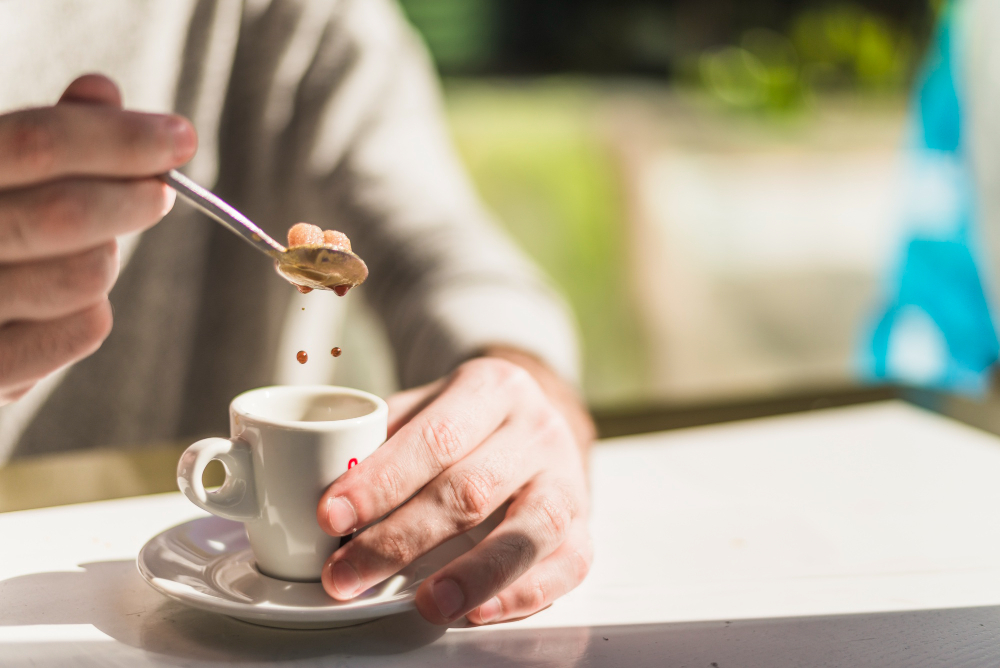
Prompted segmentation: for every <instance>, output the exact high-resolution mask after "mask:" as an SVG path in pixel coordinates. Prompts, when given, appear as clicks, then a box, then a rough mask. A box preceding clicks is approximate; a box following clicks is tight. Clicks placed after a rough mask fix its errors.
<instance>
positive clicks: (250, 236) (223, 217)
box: [159, 169, 285, 257]
mask: <svg viewBox="0 0 1000 668" xmlns="http://www.w3.org/2000/svg"><path fill="white" fill-rule="evenodd" d="M159 178H160V180H161V181H163V182H164V183H166V184H167V185H168V186H170V187H171V188H173V189H174V190H176V191H177V194H178V195H180V196H181V197H183V198H184V199H186V200H187V201H188V202H190V203H191V204H193V205H194V206H195V207H196V208H198V209H201V210H202V211H204V212H205V213H206V214H208V215H209V216H210V217H212V218H214V219H215V220H217V221H219V222H220V223H222V224H223V225H224V226H226V227H227V228H229V230H230V231H232V232H234V233H235V234H238V235H239V236H240V237H242V238H243V239H245V240H246V241H247V242H248V243H250V244H251V245H253V247H254V248H256V249H257V250H259V251H260V252H262V253H264V254H266V255H268V256H269V257H273V256H274V253H275V252H278V253H284V252H285V247H284V246H282V245H281V244H279V243H278V242H277V241H275V240H274V239H272V238H271V237H269V236H268V235H267V234H266V233H265V232H264V230H262V229H260V228H259V227H257V226H256V225H255V224H254V223H253V221H251V220H250V219H249V218H247V217H246V216H244V215H243V214H242V213H240V212H239V211H237V210H236V209H234V208H233V207H232V206H230V205H229V204H228V203H226V202H225V201H224V200H222V199H221V198H220V197H218V196H217V195H215V194H214V193H212V192H210V191H208V190H206V189H205V188H202V187H201V186H200V185H198V184H197V183H195V182H194V181H192V180H191V179H189V178H188V177H186V176H184V175H183V174H181V173H180V172H178V171H177V170H176V169H171V170H170V171H169V172H167V173H166V174H162V175H160V177H159Z"/></svg>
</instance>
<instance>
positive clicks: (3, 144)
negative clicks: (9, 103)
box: [0, 103, 198, 189]
mask: <svg viewBox="0 0 1000 668" xmlns="http://www.w3.org/2000/svg"><path fill="white" fill-rule="evenodd" d="M197 143H198V140H197V137H196V135H195V131H194V127H193V126H192V125H191V123H190V122H189V121H188V120H186V119H185V118H183V117H182V116H176V115H169V114H147V113H140V112H134V111H123V110H121V109H116V108H114V107H110V106H103V105H93V104H73V103H63V104H58V105H56V106H53V107H40V108H36V109H24V110H21V111H14V112H11V113H9V114H4V115H2V116H0V189H2V188H13V187H19V186H24V185H29V184H35V183H41V182H44V181H49V180H53V179H57V178H61V177H65V176H106V177H121V178H130V177H142V176H152V175H155V174H162V173H164V172H166V171H168V170H170V169H173V168H174V167H178V166H180V165H182V164H184V163H185V162H187V161H188V160H190V159H191V157H192V156H193V155H194V152H195V148H196V146H197Z"/></svg>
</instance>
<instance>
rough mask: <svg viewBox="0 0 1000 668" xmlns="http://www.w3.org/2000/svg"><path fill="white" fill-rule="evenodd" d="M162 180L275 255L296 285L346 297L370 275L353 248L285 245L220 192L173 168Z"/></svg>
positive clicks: (280, 270)
mask: <svg viewBox="0 0 1000 668" xmlns="http://www.w3.org/2000/svg"><path fill="white" fill-rule="evenodd" d="M160 179H161V180H162V181H163V182H164V183H166V184H167V185H169V186H170V187H172V188H173V189H174V190H176V191H177V194H178V195H180V196H181V197H183V198H184V199H186V200H187V201H188V202H190V203H191V204H193V205H194V206H195V207H197V208H198V209H200V210H201V211H203V212H204V213H206V214H208V215H209V216H210V217H211V218H212V219H214V220H216V221H218V222H219V223H222V225H224V226H225V227H226V228H227V229H228V230H229V231H231V232H233V233H234V234H236V235H237V236H239V237H240V238H241V239H243V240H244V241H246V242H247V243H249V244H250V245H251V246H253V247H254V248H255V249H257V250H258V251H260V252H261V253H264V254H265V255H267V256H269V257H271V258H273V259H274V261H275V265H274V266H275V269H277V270H278V274H279V275H280V276H281V277H282V278H284V279H285V280H287V281H289V282H290V283H292V284H294V285H296V286H300V287H301V288H309V289H312V290H333V291H335V292H336V293H337V294H339V295H341V296H343V295H344V294H345V293H346V292H347V290H349V289H350V288H353V287H356V286H358V285H361V284H362V283H363V282H364V280H365V279H366V278H368V267H367V266H365V263H364V260H362V259H361V258H360V257H358V256H357V255H355V254H354V253H352V252H350V251H345V250H340V249H337V248H332V247H330V246H294V247H292V248H285V247H284V246H282V245H281V244H279V243H278V242H277V241H275V240H274V239H272V238H271V237H269V236H268V235H267V234H266V233H265V232H264V230H262V229H260V228H259V227H258V226H257V225H256V224H254V223H253V221H251V220H250V219H249V218H247V217H246V216H244V215H243V214H242V213H240V212H239V211H237V210H236V209H235V208H233V207H232V206H230V205H229V204H228V203H227V202H225V201H224V200H222V199H221V198H220V197H219V196H218V195H215V194H214V193H212V192H210V191H209V190H206V189H205V188H202V187H201V186H200V185H198V184H197V183H195V182H194V181H192V180H191V179H189V178H188V177H186V176H184V175H183V174H181V173H180V172H178V171H176V170H173V169H172V170H170V171H169V172H167V173H166V174H163V175H161V176H160Z"/></svg>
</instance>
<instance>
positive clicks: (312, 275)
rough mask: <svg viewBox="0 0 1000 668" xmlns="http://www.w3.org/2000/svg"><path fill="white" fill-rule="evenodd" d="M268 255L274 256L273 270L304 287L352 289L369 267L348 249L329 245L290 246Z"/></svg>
mask: <svg viewBox="0 0 1000 668" xmlns="http://www.w3.org/2000/svg"><path fill="white" fill-rule="evenodd" d="M271 255H272V256H273V257H274V258H275V269H277V271H278V273H279V274H280V275H281V276H282V277H283V278H284V279H285V280H287V281H289V282H291V283H294V284H295V285H301V286H302V287H305V288H312V289H314V290H333V289H334V288H338V287H341V286H347V287H348V288H353V287H356V286H358V285H361V284H362V283H363V282H364V281H365V279H366V278H368V266H367V265H365V262H364V260H362V259H361V258H360V257H358V256H357V255H355V254H354V253H352V252H351V251H345V250H340V249H337V248H330V247H329V246H293V247H292V248H289V249H287V250H285V252H283V253H277V252H275V253H271Z"/></svg>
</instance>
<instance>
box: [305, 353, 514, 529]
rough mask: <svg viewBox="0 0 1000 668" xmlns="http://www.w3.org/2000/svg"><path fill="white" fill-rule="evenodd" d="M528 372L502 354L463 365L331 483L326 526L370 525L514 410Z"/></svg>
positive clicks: (322, 519) (323, 515)
mask: <svg viewBox="0 0 1000 668" xmlns="http://www.w3.org/2000/svg"><path fill="white" fill-rule="evenodd" d="M526 373H527V372H522V370H521V369H520V367H516V366H515V365H514V364H512V363H509V362H503V361H499V360H485V359H483V360H473V361H471V362H467V363H466V364H465V365H463V366H462V367H460V368H459V369H458V370H456V371H455V373H454V374H453V375H452V376H451V377H450V378H449V379H448V384H447V386H446V387H445V389H444V391H443V392H441V394H440V395H437V396H436V397H435V398H434V400H433V401H432V402H431V403H430V405H428V406H426V407H425V408H423V410H421V411H420V412H419V413H418V414H417V415H416V416H415V417H414V418H413V419H412V420H411V421H409V422H408V423H406V424H405V425H404V426H402V427H401V428H400V429H399V431H398V432H396V433H395V434H394V435H393V436H391V437H390V438H389V440H387V441H386V442H385V443H384V444H383V445H382V446H381V447H379V448H378V449H377V450H376V451H375V452H374V453H372V454H371V455H369V456H368V457H367V458H366V459H364V460H363V461H362V462H361V463H360V464H358V465H357V466H355V467H354V468H352V469H351V470H350V471H348V472H347V473H345V474H343V475H341V476H340V477H339V478H338V479H337V480H335V481H334V482H333V484H332V485H330V487H329V488H328V489H327V490H326V492H325V493H324V494H323V496H322V498H321V499H320V503H319V507H318V508H317V512H316V517H317V520H318V522H319V525H320V527H321V528H322V529H323V530H324V531H325V532H327V533H328V534H330V535H332V536H343V535H346V534H349V533H351V532H353V531H355V530H356V529H358V528H359V527H363V526H367V525H368V524H370V523H371V522H374V521H375V520H377V519H378V518H380V517H382V516H383V515H385V514H387V513H389V512H390V511H392V510H393V509H394V508H396V507H397V506H399V505H400V504H402V503H403V502H404V501H406V499H408V498H409V497H410V496H412V495H413V494H414V493H415V492H416V491H417V490H419V489H420V488H421V487H423V486H424V485H426V484H427V483H428V482H429V481H430V480H432V479H434V478H435V477H437V476H438V474H440V473H441V472H442V471H444V470H445V469H447V468H448V467H450V466H451V465H452V464H454V463H455V462H457V461H459V460H460V459H462V458H463V457H465V456H466V455H467V454H468V453H469V452H470V451H471V450H473V449H475V448H476V447H477V446H479V444H480V443H482V442H483V441H484V440H486V438H487V437H488V436H489V435H490V434H492V433H493V432H494V431H496V429H497V428H498V427H499V426H500V425H501V424H502V423H503V421H504V420H505V419H506V418H507V416H508V414H509V412H510V409H511V406H512V405H514V403H515V402H516V401H518V400H519V399H520V394H522V393H521V392H519V390H520V389H521V385H520V382H521V380H522V375H523V374H526Z"/></svg>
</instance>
